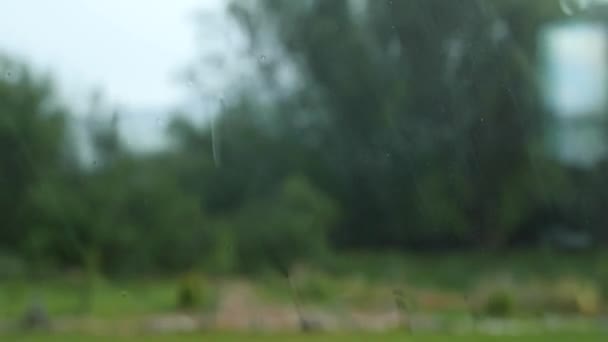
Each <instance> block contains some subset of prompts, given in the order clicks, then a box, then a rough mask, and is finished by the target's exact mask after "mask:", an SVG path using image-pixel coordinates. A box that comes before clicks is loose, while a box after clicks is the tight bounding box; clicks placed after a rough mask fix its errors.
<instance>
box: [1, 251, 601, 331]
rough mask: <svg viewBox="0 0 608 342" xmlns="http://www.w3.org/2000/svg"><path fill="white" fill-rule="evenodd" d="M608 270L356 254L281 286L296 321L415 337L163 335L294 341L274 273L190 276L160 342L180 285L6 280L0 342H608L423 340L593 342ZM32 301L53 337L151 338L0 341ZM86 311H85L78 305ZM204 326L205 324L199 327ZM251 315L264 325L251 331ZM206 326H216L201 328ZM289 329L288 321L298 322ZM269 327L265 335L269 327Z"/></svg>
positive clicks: (574, 263) (508, 259)
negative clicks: (185, 318) (188, 298)
mask: <svg viewBox="0 0 608 342" xmlns="http://www.w3.org/2000/svg"><path fill="white" fill-rule="evenodd" d="M607 260H608V255H607V254H606V253H589V254H558V255H554V254H544V253H539V252H535V253H531V254H528V253H523V252H520V253H515V254H512V255H481V254H475V255H469V254H467V255H465V254H453V255H426V256H424V255H410V256H403V255H382V256H378V257H376V256H373V255H369V256H365V255H358V256H352V257H342V258H335V259H333V260H332V261H331V262H330V263H327V264H319V265H313V266H308V267H299V268H296V269H294V272H293V274H292V276H291V281H290V282H291V283H293V284H294V285H293V286H295V287H296V288H297V293H298V294H297V297H298V298H299V301H300V303H301V306H302V308H303V311H304V314H305V315H308V317H307V318H312V319H313V320H319V321H320V322H322V323H323V324H322V325H323V327H324V328H325V327H327V329H321V330H322V331H353V330H354V329H357V330H361V331H363V330H366V329H367V328H369V329H368V330H366V331H375V330H377V329H376V328H374V327H376V325H375V324H378V325H381V326H382V327H384V328H382V330H388V331H391V330H390V329H391V327H392V328H394V327H395V326H399V325H400V324H402V323H401V321H400V319H401V318H399V317H404V316H411V317H413V318H414V319H413V320H412V321H411V322H413V323H412V327H421V328H420V329H417V328H416V329H414V331H416V332H417V334H415V335H413V336H406V335H398V334H388V335H381V337H380V336H376V335H238V334H223V335H218V334H205V335H170V334H171V333H173V332H176V331H207V330H212V331H292V330H293V331H295V329H293V325H294V324H295V323H292V325H290V327H291V329H288V330H285V329H283V330H281V329H282V328H285V327H286V325H285V324H286V323H281V321H280V318H284V317H287V315H289V314H292V315H293V314H294V302H293V300H294V293H293V288H292V286H290V285H289V283H290V282H288V281H287V280H286V279H285V278H284V277H281V276H280V275H278V274H276V273H272V272H269V273H260V274H257V275H254V276H249V277H246V278H245V277H213V276H211V275H205V274H204V272H198V273H197V276H200V277H201V279H202V280H201V281H200V282H196V284H197V285H196V288H197V290H196V291H197V293H198V294H199V297H200V301H198V302H197V304H196V306H195V307H194V308H192V309H189V311H187V313H188V314H190V313H195V314H196V317H197V318H196V319H197V320H196V322H195V324H194V327H193V328H192V329H188V330H179V329H178V328H179V324H177V325H175V326H172V329H169V330H166V331H163V333H162V334H161V335H159V336H152V335H153V332H152V330H150V331H149V330H145V329H144V330H141V329H140V326H142V325H144V326H148V323H149V322H157V319H160V318H162V319H165V318H166V317H169V318H176V319H179V317H180V315H181V314H183V313H184V312H183V311H182V310H181V309H182V308H179V307H178V304H177V298H178V296H177V294H178V293H180V292H179V289H182V288H183V284H184V282H183V277H181V276H164V277H163V276H159V277H147V278H133V279H124V278H123V279H111V278H104V277H102V276H99V277H98V279H96V280H95V282H94V286H93V290H94V291H93V292H92V293H93V295H92V296H91V297H90V298H89V301H88V302H87V301H85V300H83V298H84V297H85V292H86V291H85V290H84V289H86V288H87V286H86V284H87V282H86V279H83V277H82V275H81V276H74V275H73V274H72V275H70V274H60V275H58V276H54V277H50V278H46V279H39V278H38V279H30V280H26V279H27V278H25V277H23V278H21V279H5V280H0V341H5V340H6V341H18V340H20V341H26V342H27V341H33V342H35V341H110V340H111V341H114V342H120V341H123V340H124V341H138V340H142V341H143V340H146V341H161V342H162V341H201V340H203V341H205V340H213V341H216V340H219V341H240V340H242V339H243V338H244V337H247V338H248V339H253V340H254V341H255V340H257V341H284V340H286V341H300V340H303V341H304V340H305V341H352V340H361V341H369V340H374V341H376V340H379V341H395V340H406V341H407V340H410V341H443V340H450V341H454V340H455V341H460V340H462V341H471V340H472V341H511V340H517V341H545V340H546V341H554V340H555V341H571V340H574V339H575V338H576V339H578V340H580V341H599V340H608V339H604V338H603V337H602V336H601V334H600V333H594V334H585V335H576V334H569V335H568V334H560V335H559V336H557V337H556V335H553V336H552V335H530V336H529V337H522V336H518V337H517V338H510V337H506V336H501V337H491V336H477V335H467V336H464V335H459V336H452V335H443V336H442V335H427V334H430V333H438V334H439V333H450V332H456V331H458V332H463V333H464V332H467V333H473V332H477V333H487V332H488V331H491V328H488V329H469V330H466V329H465V330H462V329H461V328H462V327H466V326H468V324H470V321H471V320H474V321H475V322H476V323H475V326H477V327H479V323H480V322H482V323H483V320H484V319H486V318H489V319H490V320H491V319H492V318H498V319H502V320H503V321H505V322H506V323H509V322H508V320H511V321H514V322H515V323H516V324H520V325H522V326H523V328H522V329H519V328H514V330H512V331H517V333H521V334H528V333H533V332H539V331H540V332H543V331H553V332H554V331H556V330H555V329H554V328H553V327H554V326H558V327H559V329H560V330H559V331H563V332H572V331H578V332H580V331H587V330H592V329H595V330H593V331H596V332H597V331H598V330H601V329H603V325H604V324H605V323H603V319H602V317H605V315H606V314H608V302H607V301H606V292H607V291H606V290H607V289H608V286H607V284H608V261H607ZM35 300H40V301H41V302H43V303H44V305H45V307H46V309H47V311H48V313H49V316H50V317H51V320H52V321H53V323H58V326H60V327H61V326H66V325H67V326H69V327H78V326H79V325H80V324H81V323H82V322H84V321H85V320H86V321H92V322H94V323H95V324H99V325H102V326H103V327H104V329H102V330H94V331H93V332H95V333H97V334H116V333H123V330H116V329H115V328H114V326H127V328H125V329H126V330H127V331H129V332H136V334H138V333H139V332H140V331H141V332H142V333H146V334H149V335H145V336H142V337H137V336H139V335H132V337H122V338H121V337H95V336H93V335H91V336H78V335H46V336H42V335H40V336H37V335H22V336H18V335H12V336H10V338H3V337H7V336H8V335H1V334H2V333H3V332H4V333H5V334H6V333H10V332H15V331H18V330H16V329H13V328H7V327H16V326H18V324H19V322H20V320H21V319H22V317H24V316H23V315H24V312H25V310H26V308H28V307H29V305H30V304H31V303H32V302H33V301H35ZM85 302H87V306H86V307H84V305H83V303H85ZM199 314H200V316H199ZM263 315H266V316H263ZM208 317H213V318H212V319H211V320H207V318H208ZM258 317H265V318H264V319H263V320H261V321H260V320H259V318H258ZM353 317H355V318H353ZM357 317H358V318H357ZM395 317H397V318H396V321H395ZM235 318H238V319H237V321H239V322H241V323H238V324H240V325H239V326H240V327H241V328H242V327H243V326H245V329H232V328H230V327H233V326H234V325H233V324H237V323H235V322H234V321H233V319H235ZM376 319H377V321H374V320H376ZM408 319H409V318H408ZM210 321H212V322H215V323H208V322H210ZM292 321H293V322H295V319H291V321H290V322H292ZM125 322H127V323H128V324H127V323H125ZM163 322H164V321H163ZM217 322H222V323H217ZM243 322H244V323H243ZM269 322H270V323H269ZM272 322H274V323H272ZM416 322H418V323H416ZM556 322H557V323H556ZM490 323H491V322H490ZM214 324H217V325H214ZM222 324H225V325H222ZM238 324H237V325H238ZM259 324H262V325H261V326H260V325H259ZM490 325H491V324H490ZM270 326H272V327H274V328H272V329H270V328H269V329H266V328H268V327H270ZM482 326H483V325H482ZM3 327H4V328H3ZM227 327H228V328H227ZM248 327H250V328H248ZM260 327H262V328H260ZM332 327H334V328H332ZM335 327H338V328H335ZM351 327H355V328H351ZM364 327H365V329H364ZM275 328H279V329H275ZM201 329H202V330H201ZM54 331H61V332H62V333H65V332H74V333H76V332H81V331H86V332H89V331H90V330H78V329H73V328H69V329H68V328H65V329H58V330H54ZM602 331H603V330H602ZM156 332H157V333H158V331H156ZM165 334H169V335H165ZM604 337H608V336H604Z"/></svg>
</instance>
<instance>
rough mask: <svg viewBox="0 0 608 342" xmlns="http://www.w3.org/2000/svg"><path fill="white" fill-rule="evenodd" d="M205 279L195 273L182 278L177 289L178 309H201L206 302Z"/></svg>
mask: <svg viewBox="0 0 608 342" xmlns="http://www.w3.org/2000/svg"><path fill="white" fill-rule="evenodd" d="M205 294H206V293H205V287H204V282H203V279H202V278H201V277H200V276H199V275H197V274H194V273H189V274H186V275H184V276H182V277H181V278H180V280H179V284H178V287H177V298H176V300H177V308H178V309H180V310H191V309H195V308H198V307H201V306H202V305H203V304H204V301H205Z"/></svg>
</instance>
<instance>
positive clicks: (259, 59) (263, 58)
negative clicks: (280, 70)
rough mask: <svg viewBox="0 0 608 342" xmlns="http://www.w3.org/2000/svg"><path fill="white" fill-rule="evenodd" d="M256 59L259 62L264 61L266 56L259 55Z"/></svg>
mask: <svg viewBox="0 0 608 342" xmlns="http://www.w3.org/2000/svg"><path fill="white" fill-rule="evenodd" d="M258 61H259V62H260V63H264V62H266V56H264V55H261V56H260V57H259V58H258Z"/></svg>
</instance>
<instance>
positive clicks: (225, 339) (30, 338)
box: [0, 333, 608, 342]
mask: <svg viewBox="0 0 608 342" xmlns="http://www.w3.org/2000/svg"><path fill="white" fill-rule="evenodd" d="M0 338H2V340H3V341H15V342H81V341H84V342H87V341H91V342H105V341H108V342H143V341H146V342H195V341H196V342H200V341H218V342H240V341H257V342H280V341H281V342H282V341H285V342H300V341H301V342H351V341H354V342H356V341H362V342H363V341H378V342H393V341H395V342H396V341H411V342H435V341H436V342H439V341H451V342H453V341H456V342H459V341H462V342H465V341H466V342H469V341H471V342H484V341H488V342H489V341H497V342H509V341H518V342H527V341H530V342H532V341H535V342H536V341H538V342H544V341H546V342H560V341H564V342H566V341H568V342H570V341H577V342H586V341H606V339H607V338H608V334H602V333H587V334H584V333H579V334H575V333H572V334H546V335H518V336H487V335H405V334H398V333H392V334H369V333H367V334H352V333H349V334H313V335H302V334H196V335H195V334H192V335H162V336H122V337H120V336H93V335H88V336H85V335H12V336H1V335H0Z"/></svg>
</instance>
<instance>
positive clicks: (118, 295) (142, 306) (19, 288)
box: [0, 279, 178, 319]
mask: <svg viewBox="0 0 608 342" xmlns="http://www.w3.org/2000/svg"><path fill="white" fill-rule="evenodd" d="M177 284H178V280H177V279H154V280H136V281H122V282H108V281H101V280H100V281H98V282H97V283H96V284H95V287H94V295H93V297H92V302H91V309H90V311H89V312H88V313H89V314H91V315H93V316H96V317H102V318H120V317H125V316H134V315H140V314H147V313H159V312H168V311H174V310H175V309H176V289H177V286H178V285H177ZM34 297H38V298H41V299H42V300H43V301H44V303H45V304H46V306H47V308H48V310H49V312H50V314H51V315H53V316H55V315H57V316H62V315H78V314H81V313H82V312H83V286H82V284H79V283H78V282H74V281H68V280H66V279H59V280H57V279H52V280H45V281H43V282H40V283H26V282H14V281H13V282H0V319H2V318H11V317H18V316H19V315H21V314H22V313H23V310H24V309H25V308H26V307H27V305H28V303H29V302H30V301H31V300H32V298H34Z"/></svg>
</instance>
